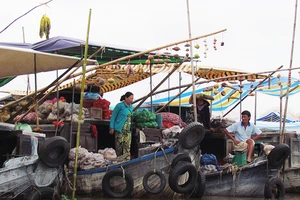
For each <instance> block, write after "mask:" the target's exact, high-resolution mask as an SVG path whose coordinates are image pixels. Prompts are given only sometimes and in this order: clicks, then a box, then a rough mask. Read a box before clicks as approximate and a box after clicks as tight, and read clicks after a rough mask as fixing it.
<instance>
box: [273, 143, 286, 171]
mask: <svg viewBox="0 0 300 200" xmlns="http://www.w3.org/2000/svg"><path fill="white" fill-rule="evenodd" d="M290 155H291V149H290V147H289V146H288V145H287V144H278V145H276V146H275V148H274V149H272V151H271V152H270V153H269V155H268V165H269V168H270V169H275V168H277V169H278V168H280V167H281V166H282V165H283V163H284V162H285V159H287V158H288V157H289V156H290Z"/></svg>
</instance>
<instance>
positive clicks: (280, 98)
mask: <svg viewBox="0 0 300 200" xmlns="http://www.w3.org/2000/svg"><path fill="white" fill-rule="evenodd" d="M279 101H280V105H279V112H280V113H279V116H280V121H279V122H280V124H279V132H280V133H281V132H282V122H283V121H282V85H280V97H279Z"/></svg>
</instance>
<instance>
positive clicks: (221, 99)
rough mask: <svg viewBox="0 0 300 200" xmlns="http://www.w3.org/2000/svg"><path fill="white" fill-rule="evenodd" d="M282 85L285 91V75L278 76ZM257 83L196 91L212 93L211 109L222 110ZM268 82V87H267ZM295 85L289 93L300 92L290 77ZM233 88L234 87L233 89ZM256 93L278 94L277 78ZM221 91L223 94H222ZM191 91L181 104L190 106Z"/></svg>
mask: <svg viewBox="0 0 300 200" xmlns="http://www.w3.org/2000/svg"><path fill="white" fill-rule="evenodd" d="M280 80H281V82H282V86H283V93H285V92H286V89H287V82H286V81H287V77H281V78H280ZM257 84H259V81H256V82H252V83H249V82H248V83H244V84H243V88H242V93H241V94H240V93H239V90H240V87H239V85H238V84H236V85H231V87H219V88H218V89H216V90H217V91H218V93H217V94H214V93H213V94H212V93H211V91H206V90H207V87H205V88H199V89H197V90H196V94H197V93H204V94H206V95H212V96H213V97H214V101H213V102H212V111H223V110H226V109H227V108H229V107H231V106H232V105H234V104H236V103H237V102H238V101H239V98H240V95H241V97H242V98H243V97H245V96H246V95H247V94H248V93H249V91H250V90H251V88H253V87H255V86H256V85H257ZM269 84H270V87H269ZM296 86H299V87H297V88H296V89H295V90H293V91H292V92H290V95H293V94H296V93H298V92H300V82H299V81H298V80H297V79H292V87H296ZM233 88H235V89H233ZM256 91H257V93H262V94H267V95H272V96H277V97H279V96H280V86H279V85H278V78H275V77H273V78H271V79H270V81H268V80H267V81H265V82H263V83H262V84H261V87H260V88H259V89H258V90H256ZM222 92H223V95H222ZM191 94H192V92H191V91H189V92H185V93H183V94H182V95H181V100H180V102H181V106H190V104H189V98H190V96H191ZM224 94H225V95H224ZM172 98H173V96H171V97H163V98H160V99H154V100H153V101H152V103H153V104H156V105H164V104H166V103H168V101H169V99H172ZM146 104H150V102H146ZM170 105H171V106H179V98H176V99H175V100H173V101H172V102H171V103H170Z"/></svg>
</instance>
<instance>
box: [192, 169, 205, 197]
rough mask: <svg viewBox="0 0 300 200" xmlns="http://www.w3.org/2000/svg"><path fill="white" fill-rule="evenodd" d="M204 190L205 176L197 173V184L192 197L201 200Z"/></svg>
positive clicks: (199, 172)
mask: <svg viewBox="0 0 300 200" xmlns="http://www.w3.org/2000/svg"><path fill="white" fill-rule="evenodd" d="M205 188H206V178H205V174H204V173H203V172H201V171H198V176H197V182H196V185H195V190H194V193H193V197H197V199H201V198H202V197H203V195H204V192H205Z"/></svg>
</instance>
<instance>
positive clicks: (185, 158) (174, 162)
mask: <svg viewBox="0 0 300 200" xmlns="http://www.w3.org/2000/svg"><path fill="white" fill-rule="evenodd" d="M179 161H186V162H190V163H191V162H192V160H191V157H190V156H189V155H188V154H186V153H182V154H178V155H177V156H176V157H175V158H174V159H173V160H172V163H171V167H172V168H174V167H175V165H177V163H178V162H179Z"/></svg>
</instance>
